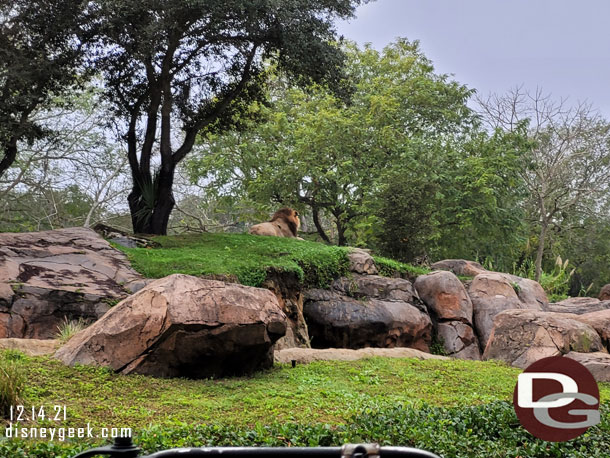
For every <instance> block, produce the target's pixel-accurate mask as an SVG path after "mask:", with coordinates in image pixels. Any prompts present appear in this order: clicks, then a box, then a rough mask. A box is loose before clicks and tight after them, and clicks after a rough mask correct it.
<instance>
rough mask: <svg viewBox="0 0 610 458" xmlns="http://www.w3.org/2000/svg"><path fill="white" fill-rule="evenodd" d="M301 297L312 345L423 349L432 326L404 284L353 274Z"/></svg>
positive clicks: (426, 348)
mask: <svg viewBox="0 0 610 458" xmlns="http://www.w3.org/2000/svg"><path fill="white" fill-rule="evenodd" d="M305 298H306V301H305V306H304V315H305V319H306V321H307V325H308V329H309V335H310V337H311V345H312V347H315V348H327V347H340V348H352V349H356V348H363V347H413V348H417V349H420V350H423V351H428V349H429V344H430V341H431V336H432V322H431V320H430V317H429V316H428V314H427V311H426V309H425V306H424V305H423V304H421V303H420V302H419V300H418V299H417V296H416V293H415V290H414V289H413V286H412V284H411V283H410V282H409V281H408V280H404V279H400V278H385V277H378V276H372V275H366V276H365V275H354V276H353V278H351V279H350V278H345V279H339V280H337V281H335V282H334V283H333V285H332V287H331V289H330V290H320V289H313V290H309V291H307V292H306V295H305ZM409 301H411V302H409Z"/></svg>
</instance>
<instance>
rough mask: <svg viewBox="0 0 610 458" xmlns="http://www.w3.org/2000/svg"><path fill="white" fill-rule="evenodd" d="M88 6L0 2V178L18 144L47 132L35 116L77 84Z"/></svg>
mask: <svg viewBox="0 0 610 458" xmlns="http://www.w3.org/2000/svg"><path fill="white" fill-rule="evenodd" d="M87 3H88V2H85V1H81V0H0V177H2V175H3V174H4V173H5V172H6V170H7V169H8V168H9V167H10V166H11V165H12V164H13V162H14V161H15V159H16V158H17V155H18V148H19V143H20V142H22V141H25V142H30V143H31V142H33V141H34V140H36V139H40V138H42V137H44V136H45V135H49V134H51V132H50V131H48V130H47V129H44V128H43V127H42V126H41V125H40V124H38V123H37V122H35V120H34V118H33V117H34V115H35V114H36V112H37V111H38V110H41V109H45V108H48V107H49V106H50V104H51V103H52V102H53V98H54V97H57V96H59V95H61V94H62V93H65V92H66V91H68V90H70V89H71V88H73V87H74V86H75V85H76V84H77V83H79V82H80V81H82V76H83V75H82V73H81V72H80V71H79V70H80V68H81V64H82V61H83V58H84V53H83V45H84V43H86V42H87V40H88V39H89V38H90V36H91V27H89V26H88V25H86V24H87V17H88V11H87V9H86V5H87Z"/></svg>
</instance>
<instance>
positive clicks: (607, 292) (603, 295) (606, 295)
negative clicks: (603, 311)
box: [598, 284, 610, 301]
mask: <svg viewBox="0 0 610 458" xmlns="http://www.w3.org/2000/svg"><path fill="white" fill-rule="evenodd" d="M598 299H599V300H600V301H610V284H607V285H605V286H603V287H602V289H601V291H600V292H599V297H598Z"/></svg>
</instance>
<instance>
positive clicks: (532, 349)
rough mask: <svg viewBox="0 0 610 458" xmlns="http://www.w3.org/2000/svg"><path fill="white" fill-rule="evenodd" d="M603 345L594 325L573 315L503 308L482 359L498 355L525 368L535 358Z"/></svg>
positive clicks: (593, 348) (586, 351)
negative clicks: (578, 319)
mask: <svg viewBox="0 0 610 458" xmlns="http://www.w3.org/2000/svg"><path fill="white" fill-rule="evenodd" d="M602 349H603V346H602V343H601V340H600V337H599V335H598V334H597V332H596V331H595V329H593V328H592V327H591V326H589V325H588V324H585V323H582V322H580V321H577V320H575V319H574V317H573V316H572V315H569V314H562V313H552V312H541V311H536V310H506V311H504V312H502V313H499V314H498V315H497V316H496V317H495V319H494V326H493V330H492V332H491V336H490V338H489V342H487V347H486V348H485V352H484V354H483V359H500V360H503V361H506V362H507V363H509V364H512V365H513V366H516V367H520V368H526V367H527V366H529V365H530V364H531V363H533V362H534V361H537V360H539V359H541V358H545V357H547V356H557V355H562V354H566V353H568V352H570V351H576V352H583V353H588V352H596V351H600V350H602Z"/></svg>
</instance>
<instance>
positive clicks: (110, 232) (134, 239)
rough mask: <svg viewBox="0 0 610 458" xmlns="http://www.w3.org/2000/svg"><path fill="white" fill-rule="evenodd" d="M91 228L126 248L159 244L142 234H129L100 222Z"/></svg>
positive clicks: (151, 246) (156, 245)
mask: <svg viewBox="0 0 610 458" xmlns="http://www.w3.org/2000/svg"><path fill="white" fill-rule="evenodd" d="M91 229H93V230H94V231H95V232H97V233H98V234H100V235H101V236H102V237H104V238H105V239H108V240H110V241H111V242H114V243H116V244H117V245H121V246H124V247H127V248H136V247H140V248H149V247H150V248H153V247H158V246H160V245H159V243H157V242H155V241H153V240H151V239H149V238H148V237H146V236H144V235H139V236H136V235H133V234H129V233H128V232H125V231H122V230H121V229H117V228H116V227H110V226H107V225H106V224H102V223H98V224H96V225H95V226H93V227H92V228H91Z"/></svg>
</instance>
